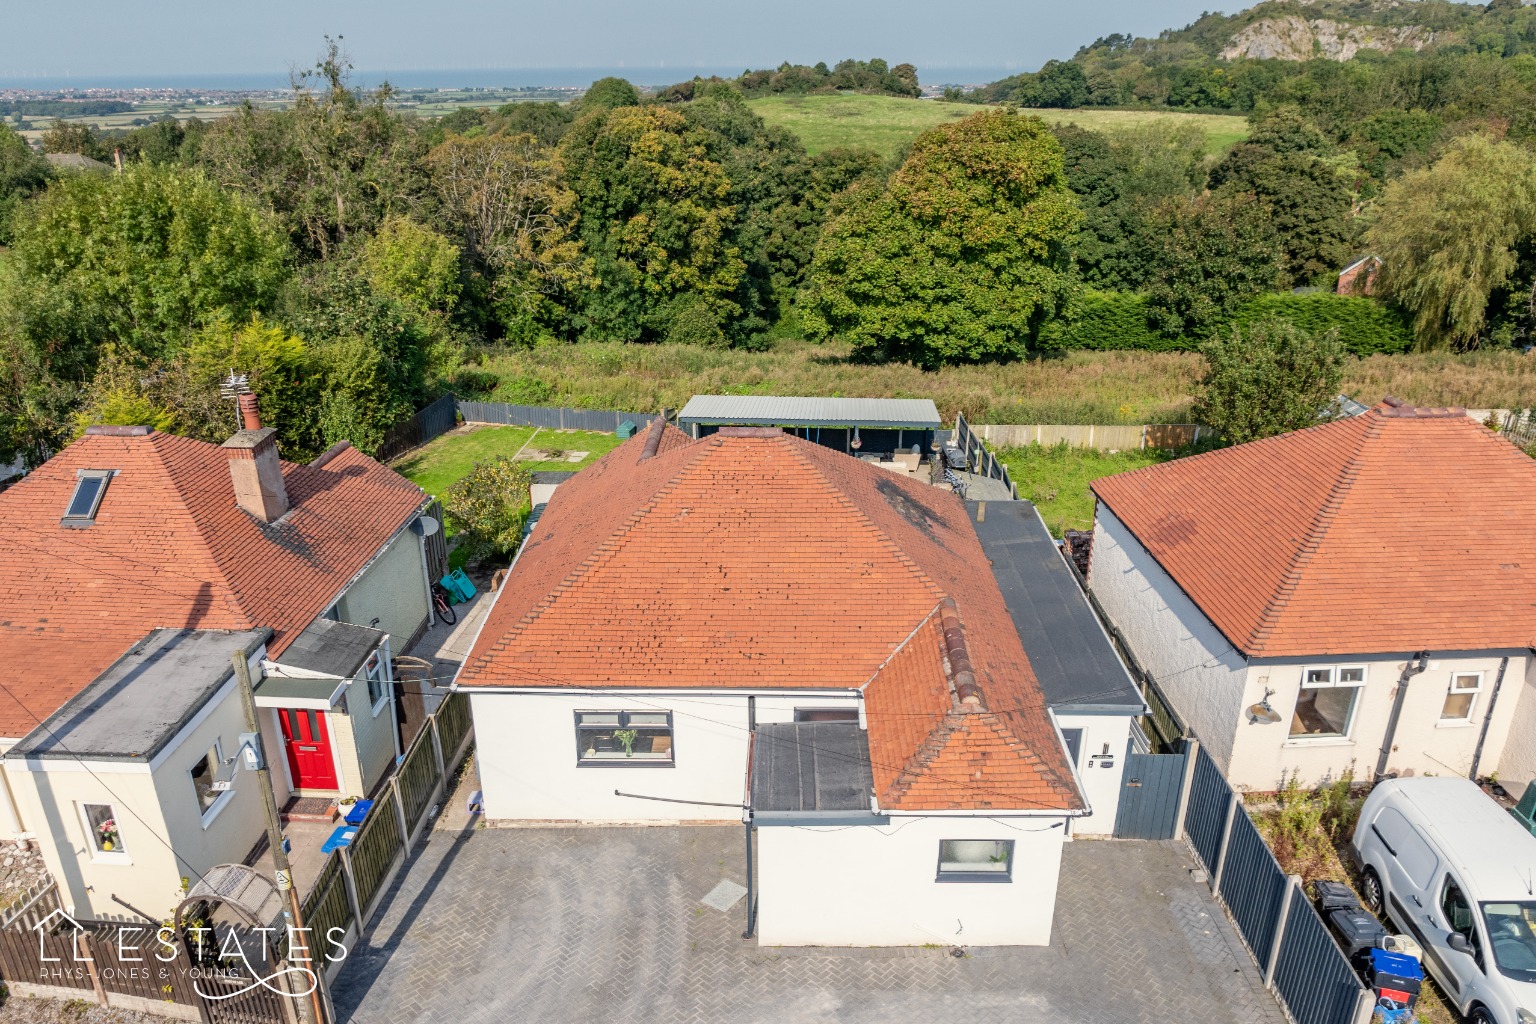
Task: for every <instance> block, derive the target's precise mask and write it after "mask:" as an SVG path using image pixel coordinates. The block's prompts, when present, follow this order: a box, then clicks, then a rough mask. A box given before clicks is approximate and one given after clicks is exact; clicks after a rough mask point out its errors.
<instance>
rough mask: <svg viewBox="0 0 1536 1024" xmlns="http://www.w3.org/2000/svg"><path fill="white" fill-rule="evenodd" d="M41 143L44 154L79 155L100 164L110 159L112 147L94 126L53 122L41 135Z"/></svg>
mask: <svg viewBox="0 0 1536 1024" xmlns="http://www.w3.org/2000/svg"><path fill="white" fill-rule="evenodd" d="M42 143H43V152H44V153H79V154H80V155H81V156H88V157H90V158H91V159H92V160H100V161H102V162H106V161H109V160H111V159H112V147H111V146H109V145H108V144H107V141H106V139H104V138H102V135H101V132H100V131H98V130H97V129H96V127H95V125H89V124H80V123H79V122H73V123H72V122H69V121H55V122H53V124H52V125H50V126H49V128H48V130H47V131H46V132H44V133H43V139H42Z"/></svg>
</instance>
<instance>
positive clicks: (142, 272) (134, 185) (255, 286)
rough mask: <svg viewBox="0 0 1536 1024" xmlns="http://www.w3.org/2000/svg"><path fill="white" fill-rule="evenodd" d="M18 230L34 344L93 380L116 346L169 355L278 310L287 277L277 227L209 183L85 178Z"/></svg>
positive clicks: (143, 169) (63, 184) (73, 179)
mask: <svg viewBox="0 0 1536 1024" xmlns="http://www.w3.org/2000/svg"><path fill="white" fill-rule="evenodd" d="M14 230H15V239H14V243H13V248H12V251H11V260H12V263H13V265H14V270H15V274H16V284H17V287H18V290H19V292H20V294H19V296H18V299H17V301H18V304H19V305H20V307H21V310H22V312H23V314H24V316H25V317H26V319H27V321H28V323H29V326H28V328H27V333H28V334H29V336H30V337H32V338H33V339H34V340H35V341H36V342H37V343H38V344H41V345H45V346H47V347H48V348H49V349H50V350H52V351H54V352H56V353H57V352H58V350H59V349H60V347H61V346H62V347H67V348H69V349H70V350H71V352H70V354H71V355H72V356H74V357H77V358H78V360H79V365H80V366H81V367H83V368H84V370H85V372H86V374H87V375H88V374H89V372H90V368H91V365H92V364H93V363H94V356H93V353H94V351H95V350H96V348H97V346H99V345H100V344H101V343H102V342H103V341H105V340H108V339H112V340H115V341H117V342H119V343H121V344H122V345H124V346H126V347H127V348H129V349H132V350H134V351H137V352H140V353H142V354H143V355H146V356H149V357H156V356H160V355H163V354H168V353H170V352H173V351H175V350H176V349H178V348H179V347H180V345H181V344H182V343H183V342H184V341H185V340H186V338H187V337H188V335H189V334H190V333H191V332H192V331H193V330H194V329H195V328H196V327H197V326H198V325H199V324H202V323H206V322H208V321H209V320H211V319H213V318H216V317H218V316H227V317H230V318H232V319H234V320H243V319H247V318H249V316H250V314H251V313H253V312H255V311H259V310H262V309H265V308H268V307H269V306H270V304H271V303H272V301H273V300H274V299H275V297H276V295H277V290H278V287H279V286H280V285H281V284H282V282H283V280H284V278H285V277H286V276H287V266H286V264H287V260H288V256H289V249H288V245H287V242H286V240H285V239H284V238H283V234H282V231H281V229H280V228H279V227H278V225H277V224H276V223H275V222H274V221H273V219H272V217H271V216H270V215H269V214H267V213H265V212H264V211H263V210H261V209H260V208H259V207H258V206H257V205H256V203H254V202H252V201H251V200H249V199H246V198H245V197H243V196H240V195H236V194H234V193H232V192H226V191H225V190H223V189H221V188H219V187H218V186H217V185H215V184H214V183H213V182H212V181H210V180H209V179H208V178H207V177H206V176H204V175H203V174H201V173H199V172H197V171H187V170H179V169H175V168H169V167H155V166H151V165H145V164H137V165H134V166H130V167H127V168H125V169H124V170H123V172H122V173H121V174H111V175H94V174H92V175H73V176H70V177H68V178H66V179H64V180H61V181H60V182H58V183H57V184H56V185H55V186H53V187H52V188H50V189H48V191H47V192H45V193H43V194H42V195H40V196H38V197H37V198H36V199H34V200H33V201H32V202H30V203H29V204H27V207H26V208H25V209H24V210H23V211H22V213H21V215H20V216H19V217H17V219H16V221H15V224H14Z"/></svg>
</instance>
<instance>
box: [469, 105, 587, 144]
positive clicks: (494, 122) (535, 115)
mask: <svg viewBox="0 0 1536 1024" xmlns="http://www.w3.org/2000/svg"><path fill="white" fill-rule="evenodd" d="M575 119H576V115H575V111H573V110H572V109H571V107H569V106H567V105H565V104H564V103H548V102H532V101H529V102H523V103H508V104H506V105H504V106H502V107H500V108H498V109H497V111H496V113H495V114H493V115H492V116H491V117H490V118H489V120H488V121H487V123H486V127H487V128H488V129H490V130H491V131H495V132H499V133H501V134H503V135H532V136H533V137H534V138H536V139H538V140H539V143H540V144H541V145H545V146H553V145H555V144H556V143H557V142H559V141H560V136H562V135H564V134H565V130H566V129H567V128H569V127H570V126H571V122H572V121H574V120H575Z"/></svg>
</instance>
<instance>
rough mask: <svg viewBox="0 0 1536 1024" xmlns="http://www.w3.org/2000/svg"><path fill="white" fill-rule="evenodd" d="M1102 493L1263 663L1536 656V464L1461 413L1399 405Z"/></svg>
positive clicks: (1159, 470)
mask: <svg viewBox="0 0 1536 1024" xmlns="http://www.w3.org/2000/svg"><path fill="white" fill-rule="evenodd" d="M1093 490H1094V493H1095V494H1096V495H1098V498H1099V500H1100V501H1102V502H1103V503H1104V504H1105V505H1106V506H1107V507H1108V508H1109V510H1110V511H1111V512H1113V513H1114V514H1115V516H1116V517H1117V518H1118V519H1120V521H1121V522H1123V523H1125V525H1126V527H1127V528H1128V529H1129V530H1130V531H1131V533H1133V534H1134V535H1135V536H1136V539H1137V540H1138V541H1139V542H1140V543H1141V544H1142V545H1143V546H1144V547H1145V548H1146V549H1147V551H1148V552H1149V553H1150V554H1151V555H1152V557H1153V558H1155V559H1156V560H1157V562H1158V564H1159V565H1161V566H1162V567H1163V569H1164V570H1165V571H1166V572H1167V573H1168V574H1169V575H1170V576H1171V577H1173V579H1174V581H1175V582H1176V583H1178V585H1179V586H1180V587H1181V588H1182V589H1183V590H1184V592H1185V593H1186V594H1187V595H1189V597H1190V599H1191V600H1192V601H1194V603H1195V604H1196V605H1197V606H1199V608H1200V610H1201V611H1202V612H1204V614H1205V615H1206V617H1207V618H1209V619H1210V620H1211V622H1212V623H1213V624H1214V625H1215V626H1216V628H1217V629H1219V630H1221V632H1222V634H1223V635H1224V636H1226V638H1227V640H1228V641H1229V642H1230V643H1231V644H1232V646H1233V647H1235V648H1237V649H1238V650H1239V651H1241V652H1242V653H1244V654H1246V655H1248V656H1250V657H1284V656H1313V655H1325V654H1371V653H1387V652H1394V651H1417V650H1425V649H1428V650H1439V651H1451V650H1479V649H1498V648H1525V647H1531V646H1533V645H1536V600H1533V595H1536V531H1533V530H1532V529H1531V527H1530V516H1531V510H1532V509H1533V508H1536V460H1532V459H1531V458H1530V457H1529V456H1527V455H1525V454H1524V453H1523V452H1521V451H1520V450H1519V449H1517V448H1515V447H1514V446H1513V445H1511V444H1510V443H1509V442H1508V441H1506V440H1504V439H1503V438H1501V437H1499V436H1498V435H1497V434H1494V433H1493V432H1492V431H1490V430H1488V429H1486V428H1485V427H1483V426H1481V425H1480V424H1478V423H1476V422H1474V421H1473V420H1471V419H1469V418H1468V417H1467V416H1466V415H1465V414H1464V413H1463V412H1462V411H1461V410H1460V409H1418V408H1414V407H1413V406H1409V405H1404V404H1402V403H1400V402H1396V400H1395V399H1389V400H1387V401H1386V402H1383V403H1382V404H1380V405H1378V406H1376V407H1375V408H1373V409H1371V410H1370V411H1369V412H1367V413H1364V414H1363V415H1360V416H1356V417H1353V418H1351V419H1346V420H1339V421H1337V422H1334V423H1327V424H1322V425H1320V426H1316V427H1311V428H1308V429H1306V430H1299V431H1296V432H1294V433H1290V434H1283V435H1281V436H1278V437H1272V438H1268V439H1266V440H1263V441H1254V442H1252V443H1250V444H1244V445H1238V446H1236V447H1233V448H1227V449H1223V450H1221V451H1216V452H1210V453H1207V454H1204V455H1198V456H1194V457H1192V458H1187V459H1179V460H1177V461H1175V462H1170V463H1164V464H1162V465H1159V466H1150V467H1147V468H1145V469H1138V470H1133V471H1131V472H1129V473H1121V474H1119V475H1116V476H1111V477H1106V478H1104V479H1102V480H1097V481H1095V482H1094V484H1093Z"/></svg>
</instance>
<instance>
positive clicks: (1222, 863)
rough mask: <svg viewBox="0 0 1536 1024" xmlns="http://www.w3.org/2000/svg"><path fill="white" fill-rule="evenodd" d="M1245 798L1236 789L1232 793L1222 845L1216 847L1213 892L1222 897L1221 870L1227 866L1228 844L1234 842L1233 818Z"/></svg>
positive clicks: (1212, 880) (1212, 876)
mask: <svg viewBox="0 0 1536 1024" xmlns="http://www.w3.org/2000/svg"><path fill="white" fill-rule="evenodd" d="M1242 800H1243V798H1242V797H1240V796H1238V794H1237V792H1236V790H1234V791H1233V793H1232V799H1231V800H1230V801H1229V802H1228V803H1227V821H1226V824H1224V825H1222V826H1221V845H1220V846H1218V847H1217V848H1216V867H1215V868H1214V869H1213V870H1212V871H1211V892H1213V893H1215V894H1216V897H1217V898H1218V899H1220V898H1221V872H1222V869H1223V868H1225V867H1226V866H1227V846H1228V845H1229V844H1230V843H1231V842H1232V820H1233V819H1234V818H1236V817H1237V805H1238V804H1240V803H1242Z"/></svg>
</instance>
